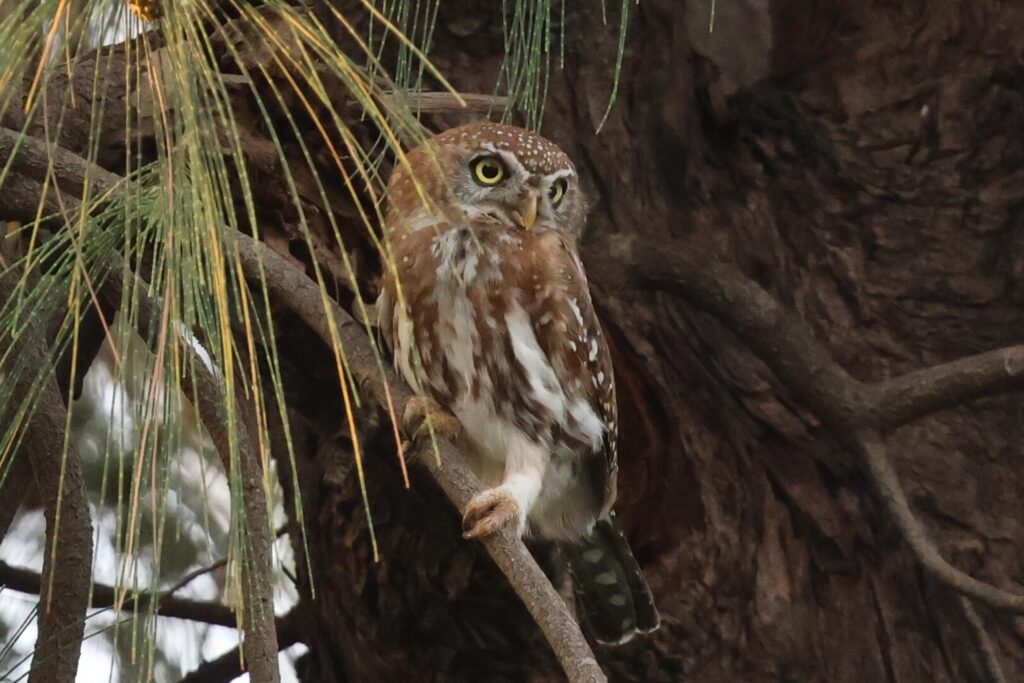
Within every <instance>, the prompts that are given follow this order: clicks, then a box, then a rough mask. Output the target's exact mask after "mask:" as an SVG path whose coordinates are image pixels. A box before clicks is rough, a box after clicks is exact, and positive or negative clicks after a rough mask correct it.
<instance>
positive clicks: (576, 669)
mask: <svg viewBox="0 0 1024 683" xmlns="http://www.w3.org/2000/svg"><path fill="white" fill-rule="evenodd" d="M237 245H238V250H239V254H240V256H241V260H242V266H243V268H244V269H245V272H246V275H247V276H248V277H250V278H252V279H257V278H259V279H261V280H263V281H264V282H266V284H267V287H268V288H269V290H270V292H271V294H272V295H273V296H274V297H275V298H276V299H278V300H279V301H281V302H283V303H285V304H286V305H287V306H288V307H289V308H290V309H291V310H292V312H293V313H295V314H296V315H298V316H299V317H300V318H301V319H302V320H303V322H305V323H306V325H308V326H309V328H310V329H311V330H313V331H314V332H315V333H316V334H317V335H318V336H320V338H321V339H323V341H324V343H326V344H327V345H328V346H330V345H332V339H333V336H332V334H331V328H330V321H329V319H328V314H327V313H326V312H325V311H324V306H325V301H326V302H327V305H329V306H330V313H331V314H332V315H333V319H334V323H335V329H336V330H337V333H338V337H339V338H340V340H341V342H342V343H343V344H344V346H345V358H346V360H347V361H348V366H347V367H348V370H349V372H351V373H352V375H353V376H354V377H355V378H356V380H357V381H358V382H359V384H360V386H361V387H362V388H364V389H366V390H368V391H369V392H370V394H372V395H373V397H374V399H375V400H376V401H377V403H378V404H379V405H382V406H386V405H389V397H390V400H391V401H393V405H394V406H395V408H396V410H398V411H399V412H401V411H402V409H403V408H404V406H405V404H406V403H407V402H408V401H409V399H410V398H412V392H411V391H409V389H408V388H407V387H406V386H405V383H404V382H402V381H401V380H400V379H399V378H398V376H397V375H396V374H395V373H394V372H393V371H392V370H390V369H389V368H385V370H384V373H383V375H382V373H381V370H380V368H379V366H378V364H377V361H376V358H375V356H374V354H373V349H372V347H371V342H370V339H369V337H367V335H366V333H365V331H364V328H363V326H362V325H360V324H359V323H357V322H356V321H355V320H354V319H353V318H352V317H351V316H349V314H348V313H346V312H345V310H344V309H342V308H341V307H340V306H339V305H338V304H337V303H336V302H335V301H334V300H332V299H325V298H324V297H323V296H322V294H321V292H320V289H319V288H318V287H317V285H316V283H315V282H313V281H312V280H311V279H310V278H309V277H308V276H307V275H306V273H305V272H303V271H302V270H301V269H299V268H298V267H296V266H295V265H293V264H292V263H290V262H289V261H287V260H286V259H284V258H283V257H282V256H280V255H278V254H277V253H276V252H274V251H272V250H271V249H270V248H268V247H266V246H265V245H264V244H263V243H261V242H258V241H256V240H253V239H252V238H251V237H248V236H246V235H244V234H241V233H239V234H238V240H237ZM419 448H420V450H421V451H422V452H421V454H420V455H421V457H420V462H422V463H423V464H424V466H425V467H426V468H427V469H428V471H429V472H430V474H431V476H432V477H433V478H434V480H435V481H437V483H438V484H439V485H440V486H441V488H442V490H444V492H445V494H446V495H447V496H448V498H449V499H450V500H451V501H452V502H453V503H454V504H455V506H456V507H457V508H458V509H459V510H460V511H462V510H464V509H465V506H466V504H467V503H468V502H469V501H470V499H471V498H472V497H473V495H474V494H476V493H477V492H478V491H480V490H481V486H480V482H479V481H477V479H476V476H475V475H474V474H473V473H472V471H471V470H470V469H469V467H468V466H467V465H466V463H465V459H464V458H463V457H462V455H461V454H460V453H459V452H458V451H457V450H456V449H455V447H454V446H452V445H451V444H450V443H448V442H447V441H445V440H444V439H438V440H437V448H438V449H439V451H440V454H441V458H440V460H441V463H442V464H441V465H440V466H439V465H438V464H437V460H436V459H435V458H434V457H433V455H432V454H431V453H430V452H429V451H428V449H429V448H430V447H429V446H428V445H426V444H424V445H422V446H420V447H419ZM482 543H483V545H484V548H485V549H486V550H487V552H488V554H490V556H491V558H492V559H493V560H494V562H495V564H497V565H498V568H499V569H501V571H502V573H503V574H505V576H506V578H508V581H509V583H510V584H511V585H512V588H513V589H514V590H515V592H516V594H517V595H518V596H519V598H520V599H521V600H522V601H523V604H524V605H525V606H526V608H527V610H529V612H530V615H531V616H532V617H533V619H534V621H535V622H536V623H537V625H538V626H539V627H540V629H541V631H542V632H543V634H544V636H545V638H547V641H548V643H549V644H550V645H551V647H552V649H553V650H554V652H555V655H556V656H557V657H558V660H559V662H560V663H561V665H562V668H563V669H564V670H565V673H566V675H567V676H568V677H569V680H570V681H604V680H606V679H605V676H604V673H603V672H602V671H601V668H600V666H598V664H597V659H596V658H595V657H594V653H593V652H592V651H591V649H590V646H589V645H588V644H587V641H586V639H585V638H584V637H583V633H582V632H581V631H580V627H579V624H577V623H576V620H575V619H574V618H573V617H572V615H571V614H570V613H569V610H568V608H567V607H566V605H565V601H564V600H562V598H561V597H560V596H559V595H558V593H557V592H556V591H555V589H554V588H553V587H552V586H551V582H550V581H549V580H548V578H547V577H546V576H545V575H544V572H542V571H541V569H540V567H538V566H537V562H536V561H535V560H534V559H533V556H532V555H531V554H530V551H529V550H527V549H526V546H525V545H524V544H523V542H522V540H521V539H519V538H518V537H516V536H515V534H512V533H500V534H493V535H491V536H488V537H485V538H484V539H482Z"/></svg>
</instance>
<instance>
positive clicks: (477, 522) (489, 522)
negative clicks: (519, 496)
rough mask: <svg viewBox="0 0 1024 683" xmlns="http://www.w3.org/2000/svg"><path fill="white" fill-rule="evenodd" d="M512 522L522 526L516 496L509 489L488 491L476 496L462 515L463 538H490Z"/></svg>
mask: <svg viewBox="0 0 1024 683" xmlns="http://www.w3.org/2000/svg"><path fill="white" fill-rule="evenodd" d="M512 522H517V523H518V524H521V522H520V520H519V503H518V502H517V501H516V499H515V496H513V495H512V493H511V492H510V491H508V490H507V489H503V488H494V489H488V490H486V491H483V492H481V493H478V494H477V495H476V496H474V497H473V500H471V501H469V505H467V506H466V512H465V513H464V514H463V515H462V537H463V538H481V537H482V536H489V535H490V534H493V533H494V532H496V531H498V530H499V529H502V528H503V527H505V526H507V525H509V524H510V523H512Z"/></svg>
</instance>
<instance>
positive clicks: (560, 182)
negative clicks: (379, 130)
mask: <svg viewBox="0 0 1024 683" xmlns="http://www.w3.org/2000/svg"><path fill="white" fill-rule="evenodd" d="M408 159H409V166H410V167H411V168H412V171H413V173H412V174H410V173H409V170H408V169H406V168H405V167H404V166H402V165H399V166H396V168H395V171H394V173H393V174H392V176H391V182H390V184H389V187H388V197H389V200H390V202H391V210H392V211H395V212H397V213H399V214H401V215H402V216H404V218H405V220H408V219H409V218H410V217H411V216H413V215H415V214H416V213H417V212H419V211H423V210H424V203H423V199H422V198H421V197H420V196H419V194H418V192H417V190H416V184H415V182H414V181H413V175H415V177H416V178H417V179H418V181H419V183H420V187H421V188H422V189H423V191H424V193H425V194H426V195H427V198H428V204H431V205H433V206H434V207H435V209H434V212H436V211H437V210H438V209H439V210H441V211H443V212H445V213H452V209H455V210H456V211H455V213H458V212H461V213H463V214H464V215H465V216H466V217H467V218H469V219H470V220H474V219H477V218H483V217H488V218H490V219H493V220H497V221H499V222H501V223H504V224H506V225H507V226H508V227H509V228H514V229H519V230H532V229H534V228H537V227H544V228H550V229H553V230H558V231H560V232H564V233H567V234H569V235H572V236H574V237H578V236H579V234H580V232H581V231H582V229H583V223H584V220H585V218H586V202H585V201H584V199H583V196H582V194H581V192H580V186H579V177H578V176H577V174H576V167H575V166H573V163H572V161H570V160H569V157H568V156H567V155H566V154H565V152H563V151H562V150H561V149H560V148H559V147H558V145H556V144H554V143H553V142H551V141H550V140H547V139H546V138H543V137H541V136H540V135H537V134H536V133H532V132H530V131H528V130H526V129H523V128H518V127H516V126H506V125H502V124H498V123H471V124H469V125H466V126H461V127H459V128H452V129H451V130H447V131H445V132H443V133H440V134H439V135H436V136H434V137H433V138H430V139H429V140H427V141H426V142H425V143H424V144H423V145H421V146H420V147H418V148H417V149H415V150H413V151H412V152H410V154H409V156H408ZM389 223H393V221H389Z"/></svg>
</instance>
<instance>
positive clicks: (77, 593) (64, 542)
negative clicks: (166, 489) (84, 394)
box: [0, 273, 93, 683]
mask: <svg viewBox="0 0 1024 683" xmlns="http://www.w3.org/2000/svg"><path fill="white" fill-rule="evenodd" d="M14 277H15V276H14V275H13V274H12V273H4V274H3V275H2V276H0V294H2V295H3V296H5V297H8V296H11V295H12V293H13V292H14V285H13V279H14ZM37 327H38V326H36V325H29V326H27V327H26V328H25V329H24V330H23V331H22V333H21V335H20V336H19V337H18V339H17V340H16V341H15V343H16V344H17V348H16V349H15V350H14V353H13V355H12V358H16V359H17V361H18V363H21V364H23V365H22V367H21V369H20V371H19V372H17V373H16V374H15V375H14V377H13V379H14V382H15V387H14V392H13V394H12V396H11V405H22V404H24V403H26V402H29V401H34V404H35V405H34V408H35V411H34V413H32V414H31V415H30V417H29V422H28V425H27V426H26V428H25V433H24V440H23V442H22V449H21V452H19V453H17V454H15V455H16V457H22V458H24V457H27V458H28V461H29V463H31V465H32V473H33V475H34V477H35V482H36V487H37V489H38V490H39V495H40V497H41V498H42V501H43V507H44V510H45V513H44V514H45V518H46V544H45V546H44V547H45V553H44V555H43V577H44V578H43V581H42V582H41V585H40V589H41V590H40V594H39V626H38V636H37V638H36V649H35V655H34V663H33V667H32V671H31V673H30V674H29V681H30V683H31V682H33V681H47V682H56V683H61V682H63V681H66V682H67V683H72V682H73V681H74V680H75V675H76V673H77V671H78V657H79V654H80V651H81V642H82V636H83V634H84V632H85V613H86V610H87V609H88V606H89V584H90V581H91V579H92V551H93V548H92V519H91V517H90V515H89V502H88V500H87V499H86V497H85V482H84V480H83V478H82V467H81V463H80V461H79V459H78V453H77V452H76V450H75V448H74V446H73V445H72V444H71V443H68V444H67V445H65V443H64V435H65V431H66V430H65V427H66V425H67V413H66V410H65V407H64V403H63V400H62V399H61V396H60V391H59V390H58V388H57V382H56V380H55V379H54V377H53V370H52V367H51V366H50V362H49V358H48V346H47V344H46V343H45V341H44V340H45V337H44V335H43V333H42V332H41V331H40V330H39V329H37ZM28 369H34V370H35V372H32V371H30V370H28ZM9 372H11V371H10V370H9ZM39 373H43V378H42V381H41V386H40V387H39V388H38V390H39V393H38V395H36V396H35V398H34V399H33V398H30V397H32V396H33V391H34V390H33V385H34V384H35V383H36V382H37V381H38V374H39ZM12 374H14V373H13V372H12ZM6 381H10V378H8V379H7V380H6Z"/></svg>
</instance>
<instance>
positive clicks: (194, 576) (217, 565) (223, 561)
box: [166, 557, 228, 593]
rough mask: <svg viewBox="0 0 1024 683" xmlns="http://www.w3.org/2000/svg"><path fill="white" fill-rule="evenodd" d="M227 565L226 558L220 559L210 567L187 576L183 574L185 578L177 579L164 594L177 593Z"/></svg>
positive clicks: (191, 572)
mask: <svg viewBox="0 0 1024 683" xmlns="http://www.w3.org/2000/svg"><path fill="white" fill-rule="evenodd" d="M227 563H228V558H226V557H222V558H221V559H219V560H217V561H216V562H214V563H213V564H211V565H208V566H206V567H200V568H199V569H195V570H193V571H190V572H189V573H188V574H185V576H183V577H181V578H180V579H178V581H177V582H176V583H175V584H174V585H173V586H171V587H170V588H168V589H167V591H166V592H167V593H177V592H178V591H180V590H181V589H182V588H184V587H185V586H187V585H188V584H190V583H192V582H193V581H195V580H196V579H198V578H199V577H200V576H203V575H205V574H209V573H210V572H215V571H217V570H218V569H220V568H221V567H224V566H226V565H227Z"/></svg>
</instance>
